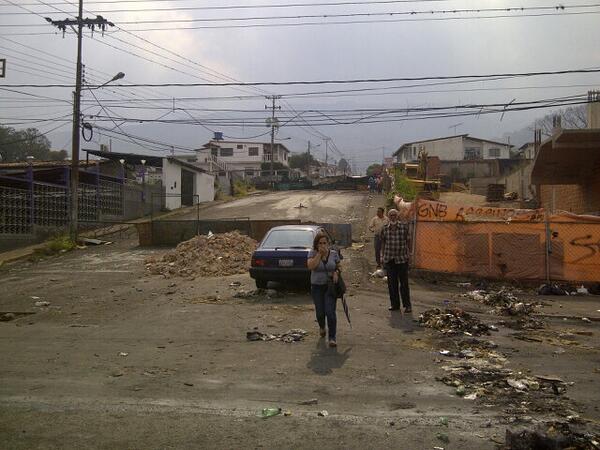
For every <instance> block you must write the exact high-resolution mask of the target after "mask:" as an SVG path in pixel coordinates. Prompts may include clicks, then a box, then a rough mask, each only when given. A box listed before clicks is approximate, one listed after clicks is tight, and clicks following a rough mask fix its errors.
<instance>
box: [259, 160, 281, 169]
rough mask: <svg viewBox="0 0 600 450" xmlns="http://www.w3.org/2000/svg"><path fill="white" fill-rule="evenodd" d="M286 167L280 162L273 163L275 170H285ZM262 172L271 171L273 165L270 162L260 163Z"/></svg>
mask: <svg viewBox="0 0 600 450" xmlns="http://www.w3.org/2000/svg"><path fill="white" fill-rule="evenodd" d="M284 169H286V167H285V166H284V165H283V164H282V163H280V162H279V161H274V162H273V170H284ZM260 170H271V163H270V162H268V161H265V162H262V163H260Z"/></svg>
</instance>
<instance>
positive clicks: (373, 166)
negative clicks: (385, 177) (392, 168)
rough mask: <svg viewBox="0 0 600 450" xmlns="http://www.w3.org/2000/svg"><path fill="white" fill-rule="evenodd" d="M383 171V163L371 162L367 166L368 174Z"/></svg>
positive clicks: (376, 173)
mask: <svg viewBox="0 0 600 450" xmlns="http://www.w3.org/2000/svg"><path fill="white" fill-rule="evenodd" d="M382 172H383V170H382V167H381V164H371V165H370V166H369V167H367V175H368V176H371V175H379V174H380V173H382Z"/></svg>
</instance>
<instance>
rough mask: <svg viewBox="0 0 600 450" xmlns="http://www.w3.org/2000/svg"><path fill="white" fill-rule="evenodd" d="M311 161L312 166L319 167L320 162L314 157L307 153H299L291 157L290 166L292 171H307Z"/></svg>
mask: <svg viewBox="0 0 600 450" xmlns="http://www.w3.org/2000/svg"><path fill="white" fill-rule="evenodd" d="M309 160H310V165H311V166H319V162H318V161H317V160H316V159H315V158H314V157H313V155H309V154H308V153H307V152H305V153H297V154H295V155H292V156H290V159H289V164H290V167H291V168H292V169H301V170H306V169H307V167H308V162H309Z"/></svg>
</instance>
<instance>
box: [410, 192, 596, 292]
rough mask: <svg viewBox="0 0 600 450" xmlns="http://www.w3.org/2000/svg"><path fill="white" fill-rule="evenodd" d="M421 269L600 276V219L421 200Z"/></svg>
mask: <svg viewBox="0 0 600 450" xmlns="http://www.w3.org/2000/svg"><path fill="white" fill-rule="evenodd" d="M413 212H414V221H415V223H414V238H415V245H414V255H413V265H414V267H415V268H417V269H424V270H431V271H436V272H447V273H457V274H464V275H472V276H478V277H486V278H504V279H519V280H564V281H573V282H577V281H581V282H583V281H599V280H600V218H597V217H592V216H575V215H572V214H568V213H564V214H554V215H546V214H545V212H544V211H543V210H516V209H510V208H487V207H486V208H480V207H468V206H465V207H460V206H451V205H446V204H444V203H441V202H431V201H425V200H419V201H418V202H417V204H416V205H414V209H413Z"/></svg>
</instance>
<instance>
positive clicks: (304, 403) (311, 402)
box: [298, 398, 319, 405]
mask: <svg viewBox="0 0 600 450" xmlns="http://www.w3.org/2000/svg"><path fill="white" fill-rule="evenodd" d="M317 403H319V399H318V398H311V399H310V400H303V401H301V402H298V404H299V405H316V404H317Z"/></svg>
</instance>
